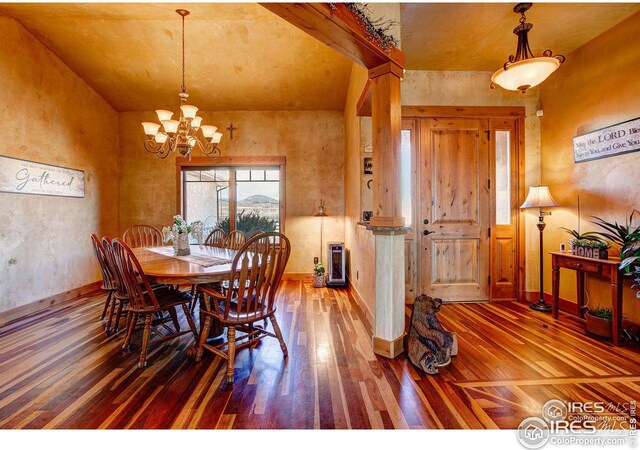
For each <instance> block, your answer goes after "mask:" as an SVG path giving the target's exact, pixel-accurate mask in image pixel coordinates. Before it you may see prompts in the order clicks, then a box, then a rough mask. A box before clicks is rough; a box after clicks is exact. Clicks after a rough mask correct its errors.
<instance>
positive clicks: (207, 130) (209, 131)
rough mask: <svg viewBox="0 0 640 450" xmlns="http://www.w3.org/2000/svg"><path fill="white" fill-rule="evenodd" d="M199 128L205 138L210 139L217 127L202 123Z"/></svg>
mask: <svg viewBox="0 0 640 450" xmlns="http://www.w3.org/2000/svg"><path fill="white" fill-rule="evenodd" d="M200 129H201V130H202V134H203V135H204V137H205V138H207V139H212V138H213V135H214V134H216V130H217V129H218V128H217V127H214V126H213V125H202V126H201V127H200Z"/></svg>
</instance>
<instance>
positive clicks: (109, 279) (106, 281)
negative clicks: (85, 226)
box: [91, 233, 115, 289]
mask: <svg viewBox="0 0 640 450" xmlns="http://www.w3.org/2000/svg"><path fill="white" fill-rule="evenodd" d="M91 243H92V244H93V251H94V252H95V254H96V258H97V259H98V265H99V266H100V273H101V274H102V282H103V286H104V287H105V288H106V289H110V288H114V287H115V286H114V284H115V279H114V275H113V272H112V271H111V269H110V268H109V264H108V262H107V255H106V252H105V248H104V247H103V246H102V243H101V242H100V239H98V236H96V235H95V233H94V234H92V235H91Z"/></svg>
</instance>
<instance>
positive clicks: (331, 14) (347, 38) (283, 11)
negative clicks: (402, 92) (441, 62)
mask: <svg viewBox="0 0 640 450" xmlns="http://www.w3.org/2000/svg"><path fill="white" fill-rule="evenodd" d="M260 4H261V5H262V6H264V7H265V8H266V9H268V10H269V11H271V12H273V13H275V14H277V15H278V16H280V17H282V18H283V19H284V20H286V21H287V22H289V23H291V24H292V25H294V26H296V27H298V28H300V29H301V30H302V31H304V32H305V33H307V34H309V35H311V36H313V37H315V38H316V39H318V40H319V41H321V42H323V43H324V44H326V45H328V46H329V47H331V48H332V49H334V50H335V51H337V52H338V53H340V54H342V55H343V56H345V57H347V58H348V59H349V60H351V61H353V62H355V63H357V64H359V65H361V66H363V67H365V68H367V69H373V68H374V67H378V66H380V65H382V64H385V63H387V62H393V63H395V64H396V65H398V66H399V67H401V68H404V67H405V64H406V60H405V56H404V53H402V51H400V50H398V49H397V48H395V47H391V48H390V49H388V50H384V49H383V48H382V47H381V46H380V45H379V44H378V43H377V42H374V41H373V40H372V39H371V38H370V37H369V36H368V35H367V33H366V31H365V28H364V26H363V25H362V23H361V22H360V20H359V19H358V18H357V17H356V15H355V14H353V13H352V12H351V11H350V10H349V9H348V8H347V7H346V6H345V5H344V4H342V3H332V4H329V3H260Z"/></svg>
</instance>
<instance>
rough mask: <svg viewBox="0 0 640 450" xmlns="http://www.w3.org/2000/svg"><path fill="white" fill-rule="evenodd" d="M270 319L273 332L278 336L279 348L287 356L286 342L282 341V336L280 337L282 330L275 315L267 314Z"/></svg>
mask: <svg viewBox="0 0 640 450" xmlns="http://www.w3.org/2000/svg"><path fill="white" fill-rule="evenodd" d="M269 319H270V320H271V325H272V326H273V332H274V333H275V334H276V336H277V337H278V342H280V348H281V349H282V354H283V355H284V356H285V357H287V355H288V354H289V352H288V351H287V344H285V343H284V338H283V337H282V331H280V326H279V325H278V321H277V320H276V316H275V315H274V314H271V315H270V316H269Z"/></svg>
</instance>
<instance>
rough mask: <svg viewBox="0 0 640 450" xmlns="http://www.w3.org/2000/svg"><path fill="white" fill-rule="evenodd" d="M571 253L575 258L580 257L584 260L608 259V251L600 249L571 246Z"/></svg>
mask: <svg viewBox="0 0 640 450" xmlns="http://www.w3.org/2000/svg"><path fill="white" fill-rule="evenodd" d="M571 253H572V254H574V255H576V256H582V257H584V258H593V259H607V258H609V251H608V250H603V249H600V248H593V247H575V246H573V245H572V246H571Z"/></svg>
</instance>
